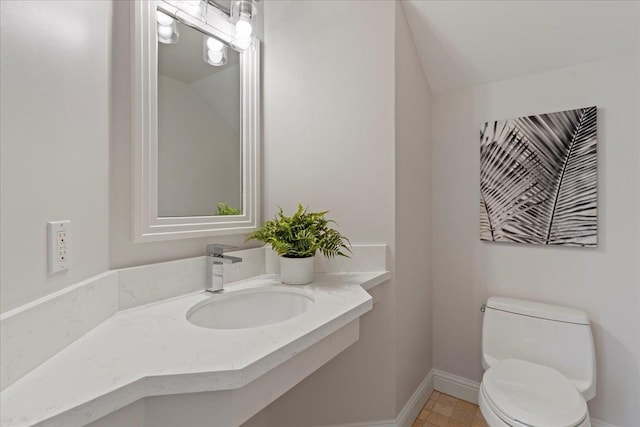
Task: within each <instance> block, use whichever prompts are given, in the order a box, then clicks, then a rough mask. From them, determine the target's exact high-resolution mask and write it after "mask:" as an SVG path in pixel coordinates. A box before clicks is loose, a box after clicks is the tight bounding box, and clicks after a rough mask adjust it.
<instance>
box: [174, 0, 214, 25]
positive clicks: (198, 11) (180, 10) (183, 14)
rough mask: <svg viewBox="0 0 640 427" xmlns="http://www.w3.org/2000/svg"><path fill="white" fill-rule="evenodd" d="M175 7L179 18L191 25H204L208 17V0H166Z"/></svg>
mask: <svg viewBox="0 0 640 427" xmlns="http://www.w3.org/2000/svg"><path fill="white" fill-rule="evenodd" d="M166 2H167V3H168V4H170V5H171V6H173V7H175V8H176V9H177V10H176V11H175V16H176V18H178V20H180V21H182V22H184V23H186V24H190V25H192V26H193V25H196V26H198V25H202V24H204V23H206V21H207V19H206V16H207V4H208V2H207V0H166Z"/></svg>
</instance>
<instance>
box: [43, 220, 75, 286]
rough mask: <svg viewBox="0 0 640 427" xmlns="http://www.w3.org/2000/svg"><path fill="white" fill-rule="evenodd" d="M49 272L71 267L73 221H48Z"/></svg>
mask: <svg viewBox="0 0 640 427" xmlns="http://www.w3.org/2000/svg"><path fill="white" fill-rule="evenodd" d="M47 234H48V247H49V250H48V252H49V274H51V273H57V272H59V271H62V270H67V269H69V267H71V221H68V220H67V221H49V222H48V223H47Z"/></svg>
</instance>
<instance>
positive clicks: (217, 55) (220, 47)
mask: <svg viewBox="0 0 640 427" xmlns="http://www.w3.org/2000/svg"><path fill="white" fill-rule="evenodd" d="M202 42H203V43H202V53H203V55H202V59H204V62H206V63H207V64H209V65H213V66H214V67H220V66H222V65H225V64H226V63H227V46H226V45H225V44H224V43H222V42H221V41H220V40H217V39H215V38H213V37H208V36H204V37H203V39H202Z"/></svg>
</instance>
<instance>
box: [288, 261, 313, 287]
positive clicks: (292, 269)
mask: <svg viewBox="0 0 640 427" xmlns="http://www.w3.org/2000/svg"><path fill="white" fill-rule="evenodd" d="M313 258H314V257H308V258H287V257H283V256H281V257H280V280H282V283H285V284H287V285H306V284H307V283H311V282H313Z"/></svg>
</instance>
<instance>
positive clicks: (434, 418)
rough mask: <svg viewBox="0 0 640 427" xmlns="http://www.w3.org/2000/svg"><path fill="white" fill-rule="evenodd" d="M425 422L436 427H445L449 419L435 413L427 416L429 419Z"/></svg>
mask: <svg viewBox="0 0 640 427" xmlns="http://www.w3.org/2000/svg"><path fill="white" fill-rule="evenodd" d="M427 422H430V423H431V424H434V425H436V426H438V427H447V424H448V423H449V417H445V416H444V415H442V414H438V413H437V412H432V413H430V414H429V418H427Z"/></svg>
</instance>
